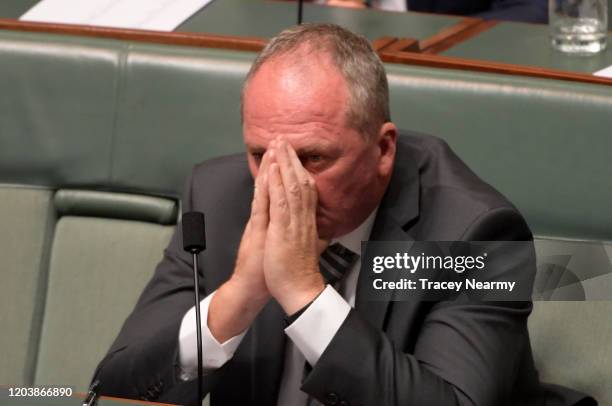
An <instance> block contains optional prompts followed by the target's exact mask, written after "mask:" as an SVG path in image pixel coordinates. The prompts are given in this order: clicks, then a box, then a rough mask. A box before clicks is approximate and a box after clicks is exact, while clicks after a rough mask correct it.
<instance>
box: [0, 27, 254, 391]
mask: <svg viewBox="0 0 612 406" xmlns="http://www.w3.org/2000/svg"><path fill="white" fill-rule="evenodd" d="M160 51H163V52H160ZM251 58H252V55H250V54H243V53H231V52H230V53H224V52H222V51H212V52H208V51H204V52H194V50H192V49H188V48H172V47H155V46H148V45H141V44H127V43H123V42H120V41H104V40H89V39H83V38H75V37H68V36H47V35H39V34H25V33H14V32H7V31H2V32H0V61H1V62H2V63H0V88H2V89H3V94H4V95H9V97H1V98H0V145H2V147H1V148H0V198H1V200H0V209H2V214H1V215H0V223H1V224H2V228H3V229H10V230H12V233H11V234H8V233H6V234H3V235H2V236H1V237H0V254H1V255H2V258H3V260H2V265H1V266H2V274H3V278H5V280H6V283H3V284H2V285H0V297H1V298H2V299H0V300H2V305H3V307H2V308H3V312H2V318H3V319H2V321H3V322H6V324H8V325H10V326H11V330H10V331H11V333H10V334H3V335H2V337H1V338H0V340H2V341H0V345H1V346H2V347H1V348H3V349H4V348H11V349H14V350H11V351H10V352H9V353H8V354H7V360H6V362H3V364H2V367H0V382H3V383H12V384H33V383H36V384H45V383H56V384H59V383H62V384H70V385H73V386H75V388H78V389H79V390H83V389H85V388H86V387H87V383H88V381H89V379H90V375H91V373H92V371H93V368H94V367H95V364H96V362H97V361H98V360H99V359H100V358H101V357H102V355H103V353H104V351H105V350H106V349H107V348H108V346H109V345H110V343H111V341H112V339H113V338H114V337H115V336H116V334H117V332H118V330H119V327H120V324H121V322H122V321H123V320H124V319H125V317H126V316H127V314H128V313H129V311H130V310H131V308H132V307H133V305H134V303H135V302H136V300H137V297H138V293H139V292H140V291H142V289H143V288H144V285H145V283H146V281H147V280H148V279H149V277H150V275H151V274H152V272H153V269H154V267H155V264H156V263H157V262H158V261H159V260H160V258H161V255H162V251H163V249H164V248H165V246H166V244H167V241H168V239H169V237H170V235H171V232H172V229H173V225H174V224H175V223H176V218H177V213H178V211H179V210H178V202H177V198H178V196H179V194H180V193H181V191H182V186H183V183H184V180H185V178H186V175H187V174H188V173H189V171H190V168H191V166H192V165H193V164H195V163H196V162H199V161H201V160H204V159H207V158H210V157H213V156H217V155H221V154H227V153H230V152H235V151H237V150H240V149H241V144H242V142H241V137H240V120H239V107H238V104H237V103H236V102H235V101H236V100H238V98H239V95H240V86H241V84H240V83H241V80H242V78H243V77H244V75H245V73H246V71H247V69H248V67H249V65H250V60H251ZM169 84H172V85H171V86H168V85H169ZM194 84H197V85H194ZM210 95H216V97H215V98H214V99H213V98H210V97H209V96H210ZM229 105H232V106H233V109H228V106H229ZM232 113H233V114H234V116H235V117H234V119H233V120H230V119H229V118H228V115H231V114H232ZM227 129H230V130H231V131H232V132H233V134H234V137H228V136H227ZM221 130H224V132H223V135H222V136H218V134H221V133H222V132H221ZM171 140H174V141H171ZM168 142H175V144H174V146H173V147H172V148H169V147H168ZM71 350H72V351H78V356H76V357H69V359H68V357H66V354H67V353H69V352H70V351H71Z"/></svg>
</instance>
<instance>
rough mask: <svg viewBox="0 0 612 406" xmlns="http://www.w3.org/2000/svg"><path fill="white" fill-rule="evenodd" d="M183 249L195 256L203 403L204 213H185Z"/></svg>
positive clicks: (199, 384) (194, 280)
mask: <svg viewBox="0 0 612 406" xmlns="http://www.w3.org/2000/svg"><path fill="white" fill-rule="evenodd" d="M182 222H183V249H184V250H185V251H187V252H188V253H190V254H191V255H192V256H193V292H194V299H195V311H196V340H197V343H198V404H200V403H202V320H201V318H200V282H199V276H198V254H199V253H200V252H202V251H204V250H205V249H206V232H205V227H204V213H200V212H198V211H190V212H188V213H184V214H183V219H182Z"/></svg>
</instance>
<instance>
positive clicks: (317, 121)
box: [243, 52, 349, 144]
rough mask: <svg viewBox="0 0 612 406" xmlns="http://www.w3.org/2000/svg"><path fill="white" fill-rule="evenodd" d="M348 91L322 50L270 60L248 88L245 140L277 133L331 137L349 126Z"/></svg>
mask: <svg viewBox="0 0 612 406" xmlns="http://www.w3.org/2000/svg"><path fill="white" fill-rule="evenodd" d="M348 100H349V91H348V87H347V85H346V81H345V80H344V78H343V76H342V75H341V74H340V72H339V71H338V69H337V68H336V67H335V66H334V64H333V62H332V61H331V58H330V57H329V56H327V55H325V54H321V53H313V52H311V53H307V54H306V55H300V54H289V55H284V56H281V57H277V58H274V59H271V60H269V61H267V62H265V63H264V64H263V65H262V66H261V67H260V69H259V70H258V71H257V73H256V74H255V75H254V76H253V77H252V78H251V79H250V82H249V84H248V86H247V88H246V89H245V94H244V105H243V127H244V128H243V129H244V136H245V141H246V142H247V144H248V143H249V142H255V141H258V142H263V141H265V140H266V139H268V138H270V139H273V138H275V137H276V136H277V135H285V136H287V138H288V139H289V138H292V135H293V136H294V137H293V138H295V139H296V142H297V139H298V138H300V137H299V136H300V135H302V134H313V133H315V134H316V133H321V134H328V135H329V136H332V135H333V134H334V133H336V132H338V131H339V130H340V128H342V127H345V126H346V124H347V123H346V116H347V114H346V113H347V109H348Z"/></svg>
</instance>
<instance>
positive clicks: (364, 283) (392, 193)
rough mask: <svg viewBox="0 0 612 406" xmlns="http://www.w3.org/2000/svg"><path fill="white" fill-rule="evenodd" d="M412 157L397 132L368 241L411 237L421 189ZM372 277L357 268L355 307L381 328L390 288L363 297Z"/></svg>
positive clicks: (389, 297)
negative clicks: (384, 188) (386, 182)
mask: <svg viewBox="0 0 612 406" xmlns="http://www.w3.org/2000/svg"><path fill="white" fill-rule="evenodd" d="M415 158H416V157H414V156H412V155H411V154H410V152H409V150H408V149H407V148H406V147H405V146H403V142H402V137H401V136H400V137H399V138H398V142H397V153H396V157H395V165H394V168H393V175H392V177H391V181H390V182H389V186H388V187H387V191H386V192H385V196H384V197H383V200H382V202H381V204H380V206H379V208H378V213H377V215H376V220H375V222H374V227H373V228H372V233H371V234H370V241H411V240H414V238H413V236H412V235H411V233H410V227H411V224H412V221H413V220H415V219H416V218H417V217H418V214H419V190H420V184H419V174H418V170H417V166H416V160H415ZM362 254H363V253H362ZM362 257H363V255H362ZM373 277H374V275H373V274H372V273H371V272H365V270H364V271H363V272H361V271H360V272H359V279H358V282H357V294H356V298H355V308H356V310H357V311H358V312H359V314H360V315H361V316H362V317H363V318H364V319H365V320H367V321H368V322H369V323H370V324H371V325H372V326H373V327H376V328H378V329H382V328H383V327H384V322H385V318H386V314H387V312H388V310H389V303H390V301H391V300H392V299H393V298H392V291H390V290H384V291H382V292H381V293H380V294H381V297H380V300H378V301H369V300H366V297H367V296H368V295H367V294H366V291H367V289H368V286H369V285H370V284H371V283H372V278H373Z"/></svg>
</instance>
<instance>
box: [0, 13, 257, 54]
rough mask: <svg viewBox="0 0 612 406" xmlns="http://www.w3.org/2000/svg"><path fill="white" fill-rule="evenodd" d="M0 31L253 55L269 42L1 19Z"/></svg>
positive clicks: (219, 36)
mask: <svg viewBox="0 0 612 406" xmlns="http://www.w3.org/2000/svg"><path fill="white" fill-rule="evenodd" d="M0 29H5V30H13V31H28V32H42V33H47V34H65V35H78V36H85V37H96V38H110V39H121V40H129V41H138V42H152V43H159V44H168V45H185V46H194V47H207V48H222V49H233V50H240V51H255V52H258V51H261V50H262V49H263V47H264V46H265V45H266V43H267V42H268V40H267V39H265V38H258V37H232V36H228V35H217V34H206V33H191V32H163V31H150V30H135V29H124V28H110V27H97V26H89V25H75V24H56V23H39V22H31V21H19V20H13V19H6V18H0Z"/></svg>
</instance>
